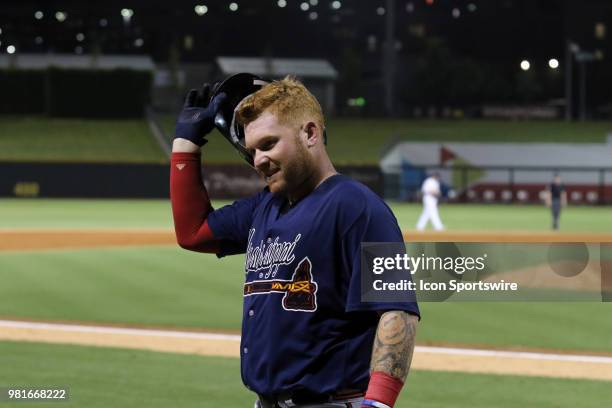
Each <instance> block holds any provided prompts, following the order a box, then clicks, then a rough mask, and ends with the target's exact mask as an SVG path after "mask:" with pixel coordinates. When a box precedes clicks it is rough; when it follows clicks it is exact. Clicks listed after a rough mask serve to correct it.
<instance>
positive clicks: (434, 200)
mask: <svg viewBox="0 0 612 408" xmlns="http://www.w3.org/2000/svg"><path fill="white" fill-rule="evenodd" d="M421 193H422V194H423V212H422V213H421V217H420V218H419V221H418V222H417V226H416V227H417V229H418V230H424V229H425V226H426V225H427V221H429V220H431V223H432V225H433V227H434V229H436V230H438V231H441V230H443V229H444V225H443V224H442V220H440V215H439V214H438V198H439V197H440V194H441V193H440V174H438V173H434V174H432V175H431V176H430V177H428V178H426V179H425V181H424V182H423V186H422V187H421Z"/></svg>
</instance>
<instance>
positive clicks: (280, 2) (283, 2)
mask: <svg viewBox="0 0 612 408" xmlns="http://www.w3.org/2000/svg"><path fill="white" fill-rule="evenodd" d="M276 4H277V5H278V7H280V8H285V7H287V1H286V0H278V2H277V3H276Z"/></svg>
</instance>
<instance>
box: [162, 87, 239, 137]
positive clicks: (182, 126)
mask: <svg viewBox="0 0 612 408" xmlns="http://www.w3.org/2000/svg"><path fill="white" fill-rule="evenodd" d="M210 95H211V92H210V85H209V84H205V85H204V86H203V87H202V89H201V90H200V91H198V90H197V89H192V90H191V91H189V93H188V94H187V97H186V98H185V104H184V105H183V110H182V111H181V113H180V114H179V117H178V120H177V121H176V131H175V133H174V135H175V138H181V139H187V140H189V141H190V142H192V143H195V144H197V145H198V146H203V145H204V144H205V143H206V142H207V140H206V139H205V136H206V135H207V134H209V133H210V132H211V131H212V130H213V128H214V127H215V115H216V114H217V112H218V111H219V108H220V107H221V104H222V103H223V101H224V100H225V99H226V97H227V96H226V95H225V93H220V94H219V95H217V96H215V97H214V98H213V99H212V100H210V101H209V98H210Z"/></svg>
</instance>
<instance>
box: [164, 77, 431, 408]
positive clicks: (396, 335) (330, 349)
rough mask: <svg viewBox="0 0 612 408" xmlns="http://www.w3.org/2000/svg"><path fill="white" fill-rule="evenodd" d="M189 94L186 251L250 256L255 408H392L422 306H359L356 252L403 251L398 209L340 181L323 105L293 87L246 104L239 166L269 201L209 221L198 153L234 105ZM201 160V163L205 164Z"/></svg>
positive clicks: (183, 219) (178, 195) (178, 223)
mask: <svg viewBox="0 0 612 408" xmlns="http://www.w3.org/2000/svg"><path fill="white" fill-rule="evenodd" d="M208 93H209V92H208V87H205V88H204V90H203V92H201V93H198V92H197V91H192V92H190V94H189V95H188V97H187V99H186V103H185V107H184V109H183V111H182V113H181V115H180V116H179V119H178V121H177V126H176V139H175V140H174V143H173V154H172V162H171V200H172V211H173V216H174V223H175V230H176V236H177V240H178V243H179V244H180V245H181V246H182V247H183V248H186V249H189V250H194V251H200V252H206V253H213V254H216V255H217V256H218V257H223V256H226V255H233V254H239V253H245V254H246V255H245V271H244V272H245V284H244V291H243V296H244V298H243V301H244V308H243V323H242V339H241V352H240V358H241V374H242V381H243V382H244V384H245V385H246V387H247V388H248V389H250V390H252V391H253V392H254V393H256V394H257V400H256V404H255V406H256V407H262V408H268V407H353V408H356V407H381V408H385V407H393V406H394V404H395V401H396V398H397V397H398V395H399V393H400V390H401V388H402V385H403V383H404V381H405V379H406V376H407V374H408V370H409V367H410V362H411V359H412V353H413V348H414V336H415V331H416V324H417V321H418V319H419V309H418V305H417V304H416V303H415V302H411V301H406V302H394V303H390V302H380V303H364V302H362V301H361V297H360V278H361V266H360V244H361V242H386V241H389V242H403V238H402V233H401V231H400V229H399V226H398V224H397V221H396V219H395V217H394V215H393V214H392V212H391V210H390V209H389V207H388V206H387V205H386V204H385V203H384V202H383V201H382V200H381V199H380V198H379V197H378V196H376V195H375V194H374V193H372V192H371V191H370V190H369V189H368V188H366V187H365V186H363V185H362V184H360V183H357V182H355V181H353V180H351V179H349V178H348V177H345V176H343V175H341V174H338V173H337V172H336V170H335V169H334V166H333V165H332V163H331V161H330V159H329V157H328V155H327V152H326V147H325V145H324V142H323V138H324V126H325V124H324V118H323V114H322V111H321V107H320V105H319V103H318V101H317V100H316V98H315V97H314V96H313V95H312V94H311V93H310V92H309V91H308V90H307V89H306V88H305V87H304V86H303V85H302V84H301V83H300V82H299V81H297V80H296V79H293V78H290V77H287V78H285V79H282V80H279V81H274V82H271V83H269V84H267V85H265V86H263V87H261V89H260V90H258V91H256V92H255V93H253V94H251V95H250V96H248V97H247V98H246V99H244V100H242V101H241V103H240V104H239V105H238V107H237V108H236V110H235V113H234V116H235V117H234V119H235V120H236V121H237V123H239V124H240V125H241V126H243V129H244V134H245V145H244V152H245V154H247V155H249V162H252V164H253V166H254V168H255V169H256V170H257V172H258V173H259V174H260V175H261V176H262V177H263V178H264V179H265V181H266V183H267V187H266V188H265V189H264V190H263V191H261V192H260V193H258V194H256V195H254V196H252V197H249V198H246V199H241V200H238V201H236V202H234V203H233V204H231V205H227V206H225V207H222V208H219V209H216V210H213V208H212V207H211V204H210V201H209V198H208V194H207V192H206V189H205V187H204V185H203V183H202V178H201V164H200V148H201V147H202V146H203V145H204V144H205V143H206V139H205V138H204V137H205V136H206V135H207V134H208V133H209V132H210V131H211V130H212V129H213V127H214V124H213V122H214V121H215V120H216V121H217V122H218V121H219V117H218V116H217V119H215V117H216V115H217V114H218V112H219V110H220V109H221V110H223V109H225V108H224V103H226V101H227V100H229V99H231V98H230V97H231V95H227V94H225V93H223V92H221V93H217V94H216V96H214V97H213V98H212V100H210V101H209V100H208V99H209V98H208ZM204 154H205V153H204Z"/></svg>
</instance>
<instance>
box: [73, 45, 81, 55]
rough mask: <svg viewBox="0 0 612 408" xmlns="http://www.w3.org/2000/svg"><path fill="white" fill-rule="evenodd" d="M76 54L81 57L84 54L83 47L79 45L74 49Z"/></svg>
mask: <svg viewBox="0 0 612 408" xmlns="http://www.w3.org/2000/svg"><path fill="white" fill-rule="evenodd" d="M74 53H75V54H79V55H81V54H82V53H83V47H81V46H80V45H77V46H76V47H75V48H74Z"/></svg>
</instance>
